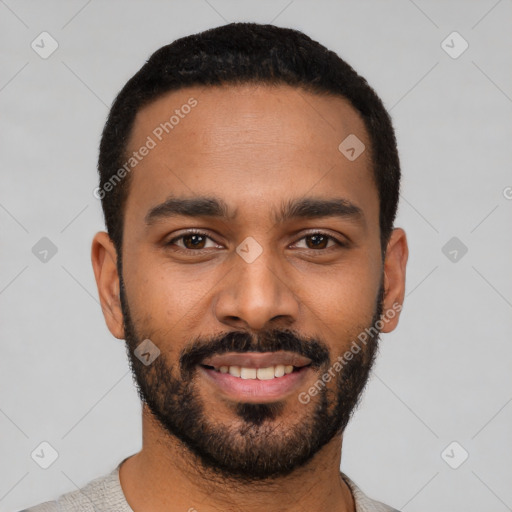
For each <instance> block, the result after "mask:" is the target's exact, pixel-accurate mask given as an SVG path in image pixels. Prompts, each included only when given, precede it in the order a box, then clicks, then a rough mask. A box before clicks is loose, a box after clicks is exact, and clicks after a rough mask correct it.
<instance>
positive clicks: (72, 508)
mask: <svg viewBox="0 0 512 512" xmlns="http://www.w3.org/2000/svg"><path fill="white" fill-rule="evenodd" d="M118 470H119V466H117V467H116V468H115V469H114V470H113V471H112V472H111V473H109V474H107V475H104V476H101V477H98V478H95V479H94V480H92V481H90V482H89V483H88V484H87V485H86V486H85V487H83V488H82V489H78V490H76V491H72V492H69V493H67V494H63V495H62V496H60V497H59V498H57V499H56V500H55V501H48V502H45V503H41V504H39V505H35V506H33V507H31V508H27V509H25V510H22V511H20V512H97V511H98V510H116V511H118V512H133V511H132V510H131V509H130V507H129V506H128V504H127V503H126V500H125V498H124V494H123V491H122V489H121V485H120V482H119V473H118Z"/></svg>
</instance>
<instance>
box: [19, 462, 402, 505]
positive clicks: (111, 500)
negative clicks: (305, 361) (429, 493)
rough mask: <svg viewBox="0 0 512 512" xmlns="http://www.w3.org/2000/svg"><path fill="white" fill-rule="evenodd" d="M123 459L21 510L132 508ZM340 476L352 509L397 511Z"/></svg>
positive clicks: (342, 474) (343, 475)
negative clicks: (50, 498) (80, 484)
mask: <svg viewBox="0 0 512 512" xmlns="http://www.w3.org/2000/svg"><path fill="white" fill-rule="evenodd" d="M124 460H126V459H124ZM124 460H123V461H122V462H120V463H119V464H118V465H117V467H116V468H115V469H114V470H113V471H112V472H111V473H109V474H108V475H106V476H102V477H99V478H96V479H95V480H92V481H91V482H89V483H88V484H87V485H86V486H85V487H83V488H82V489H80V490H78V491H73V492H70V493H67V494H63V495H62V496H61V497H60V498H57V500H55V501H47V502H45V503H41V504H40V505H36V506H34V507H31V508H28V509H25V510H22V511H21V512H133V510H132V509H131V508H130V506H129V505H128V503H127V502H126V499H125V497H124V494H123V489H122V488H121V482H120V481H119V468H120V466H121V464H122V463H123V462H124ZM341 476H342V477H343V479H344V480H345V482H346V483H347V485H348V486H349V487H350V489H351V491H352V495H353V496H354V501H355V504H356V512H398V511H397V510H396V509H394V508H391V507H388V506H387V505H384V503H381V502H379V501H374V500H372V499H370V498H368V496H366V495H365V494H364V493H363V491H361V489H359V487H357V485H356V484H355V483H354V482H352V480H350V478H348V476H346V475H345V474H344V473H341Z"/></svg>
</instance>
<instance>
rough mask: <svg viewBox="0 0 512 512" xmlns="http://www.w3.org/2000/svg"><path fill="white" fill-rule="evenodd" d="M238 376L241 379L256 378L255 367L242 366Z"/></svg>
mask: <svg viewBox="0 0 512 512" xmlns="http://www.w3.org/2000/svg"><path fill="white" fill-rule="evenodd" d="M240 377H242V379H255V378H256V368H244V367H243V366H242V368H241V369H240Z"/></svg>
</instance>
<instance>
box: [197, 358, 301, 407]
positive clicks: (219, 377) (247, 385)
mask: <svg viewBox="0 0 512 512" xmlns="http://www.w3.org/2000/svg"><path fill="white" fill-rule="evenodd" d="M199 371H200V372H201V374H202V375H204V376H205V378H207V379H208V380H209V381H210V382H213V384H214V385H216V386H217V387H218V388H219V389H220V390H221V391H222V392H223V394H224V395H225V396H226V397H227V398H229V399H232V400H235V401H238V402H254V403H263V402H273V401H276V400H282V399H283V398H285V397H286V396H287V395H289V394H291V393H293V392H294V391H295V392H297V393H298V392H299V388H300V386H301V384H303V382H304V381H305V379H306V377H307V376H308V374H309V372H310V371H311V368H309V367H307V366H304V367H302V368H301V369H300V370H298V371H293V372H292V373H287V374H285V375H283V376H282V377H274V378H273V379H269V380H259V379H242V378H240V377H233V375H230V374H229V373H221V372H218V371H216V370H212V369H210V368H204V367H203V366H199Z"/></svg>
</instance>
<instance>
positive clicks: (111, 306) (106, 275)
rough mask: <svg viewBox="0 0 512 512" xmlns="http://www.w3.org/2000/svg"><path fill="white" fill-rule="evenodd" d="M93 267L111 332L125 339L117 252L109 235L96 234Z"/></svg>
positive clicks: (92, 251)
mask: <svg viewBox="0 0 512 512" xmlns="http://www.w3.org/2000/svg"><path fill="white" fill-rule="evenodd" d="M91 260H92V267H93V269H94V276H95V278H96V285H97V287H98V294H99V297H100V303H101V310H102V311H103V316H104V317H105V321H106V323H107V327H108V329H109V331H110V332H111V333H112V335H113V336H115V337H116V338H118V339H124V323H123V314H122V309H121V300H120V297H119V275H118V273H117V251H116V249H115V247H114V244H113V242H112V240H111V239H110V237H109V236H108V234H107V233H105V232H104V231H100V232H99V233H96V235H95V236H94V238H93V241H92V249H91Z"/></svg>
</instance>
